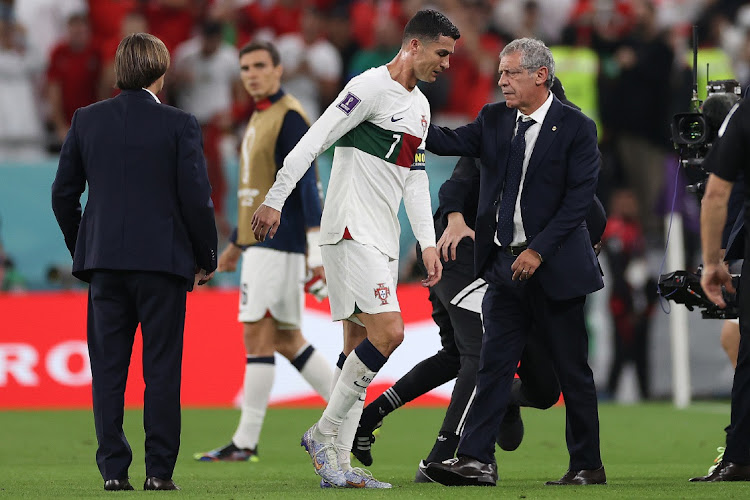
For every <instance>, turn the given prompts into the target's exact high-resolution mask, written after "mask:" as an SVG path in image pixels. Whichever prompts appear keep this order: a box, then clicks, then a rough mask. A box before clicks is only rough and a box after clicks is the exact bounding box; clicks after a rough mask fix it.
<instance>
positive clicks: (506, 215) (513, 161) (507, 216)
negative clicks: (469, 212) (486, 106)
mask: <svg viewBox="0 0 750 500" xmlns="http://www.w3.org/2000/svg"><path fill="white" fill-rule="evenodd" d="M534 123H536V122H535V121H534V120H526V121H524V120H523V118H521V117H519V118H518V131H517V132H516V135H515V137H513V140H512V141H510V154H509V155H508V168H506V169H505V184H504V185H503V196H502V199H501V200H500V210H499V211H498V215H497V241H499V242H500V245H502V246H504V247H507V246H508V245H510V242H511V241H513V212H515V209H516V199H517V198H518V190H519V188H520V187H521V172H522V171H523V157H524V154H525V153H526V130H528V128H529V127H530V126H532V125H533V124H534Z"/></svg>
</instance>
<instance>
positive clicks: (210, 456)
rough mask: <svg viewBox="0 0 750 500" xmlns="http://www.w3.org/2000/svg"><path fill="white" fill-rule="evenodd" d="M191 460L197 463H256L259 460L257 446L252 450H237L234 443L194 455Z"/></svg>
mask: <svg viewBox="0 0 750 500" xmlns="http://www.w3.org/2000/svg"><path fill="white" fill-rule="evenodd" d="M193 458H194V459H195V460H198V461H199V462H247V461H250V462H258V461H259V460H260V459H259V458H258V447H257V446H256V447H255V448H252V449H251V448H238V447H237V445H235V444H234V443H229V444H228V445H226V446H222V447H221V448H216V449H215V450H211V451H207V452H205V453H196V454H194V455H193Z"/></svg>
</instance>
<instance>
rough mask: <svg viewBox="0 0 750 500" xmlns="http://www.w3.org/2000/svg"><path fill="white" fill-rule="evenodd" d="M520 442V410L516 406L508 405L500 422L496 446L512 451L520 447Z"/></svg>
mask: <svg viewBox="0 0 750 500" xmlns="http://www.w3.org/2000/svg"><path fill="white" fill-rule="evenodd" d="M521 441H523V420H522V419H521V408H519V406H518V405H508V409H507V410H506V411H505V416H504V417H503V420H502V422H500V430H499V431H498V433H497V444H498V445H499V446H500V448H501V449H503V450H505V451H513V450H515V449H516V448H518V447H519V446H520V445H521Z"/></svg>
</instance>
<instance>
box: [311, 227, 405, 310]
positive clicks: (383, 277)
mask: <svg viewBox="0 0 750 500" xmlns="http://www.w3.org/2000/svg"><path fill="white" fill-rule="evenodd" d="M320 251H321V255H322V257H323V267H324V268H325V271H326V282H327V283H328V298H329V299H330V303H331V316H332V318H333V320H334V321H338V320H342V319H350V317H351V316H353V315H354V313H355V312H364V313H367V314H378V313H382V312H400V311H401V308H400V307H399V305H398V299H397V298H396V284H397V283H398V260H391V259H390V258H389V257H388V256H387V255H385V254H384V253H382V252H381V251H380V250H378V249H377V248H375V247H373V246H370V245H363V244H361V243H357V242H356V241H354V240H341V241H339V242H338V243H336V244H335V245H321V246H320ZM352 319H353V320H356V318H352ZM355 323H357V324H359V321H358V320H356V321H355Z"/></svg>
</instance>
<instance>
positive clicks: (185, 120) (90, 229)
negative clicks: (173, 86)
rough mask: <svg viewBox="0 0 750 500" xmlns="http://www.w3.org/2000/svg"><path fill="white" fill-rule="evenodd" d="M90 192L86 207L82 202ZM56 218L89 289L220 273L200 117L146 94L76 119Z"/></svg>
mask: <svg viewBox="0 0 750 500" xmlns="http://www.w3.org/2000/svg"><path fill="white" fill-rule="evenodd" d="M87 183H88V201H87V202H86V208H85V210H84V211H83V214H82V213H81V203H80V198H81V194H82V193H83V191H84V189H85V188H86V184H87ZM52 208H53V210H54V212H55V217H56V218H57V222H58V224H59V225H60V229H62V232H63V235H64V236H65V243H66V245H67V247H68V250H69V251H70V254H71V256H72V257H73V274H74V275H75V276H76V277H77V278H79V279H81V280H84V281H88V280H89V279H90V274H91V271H93V270H96V269H108V270H129V271H153V272H164V273H170V274H175V275H177V276H182V277H184V278H185V279H186V280H187V281H188V283H189V284H188V288H192V283H193V279H194V276H195V272H196V270H197V269H205V270H206V271H209V272H210V271H213V270H214V269H216V246H217V235H216V226H215V221H214V209H213V203H212V202H211V185H210V184H209V182H208V174H207V172H206V162H205V158H204V157H203V144H202V136H201V129H200V126H199V125H198V122H197V121H196V119H195V117H194V116H192V115H190V114H188V113H185V112H184V111H181V110H179V109H176V108H173V107H170V106H166V105H163V104H159V103H158V102H156V100H155V99H154V98H153V97H152V96H151V94H149V93H148V92H147V91H145V90H125V91H123V92H122V93H121V94H120V95H119V96H117V97H115V98H112V99H107V100H106V101H101V102H98V103H96V104H92V105H90V106H87V107H85V108H81V109H79V110H77V111H76V113H75V114H74V115H73V120H72V123H71V126H70V131H69V132H68V135H67V137H66V138H65V142H64V144H63V148H62V151H61V153H60V162H59V165H58V168H57V175H56V177H55V181H54V183H53V184H52Z"/></svg>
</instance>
